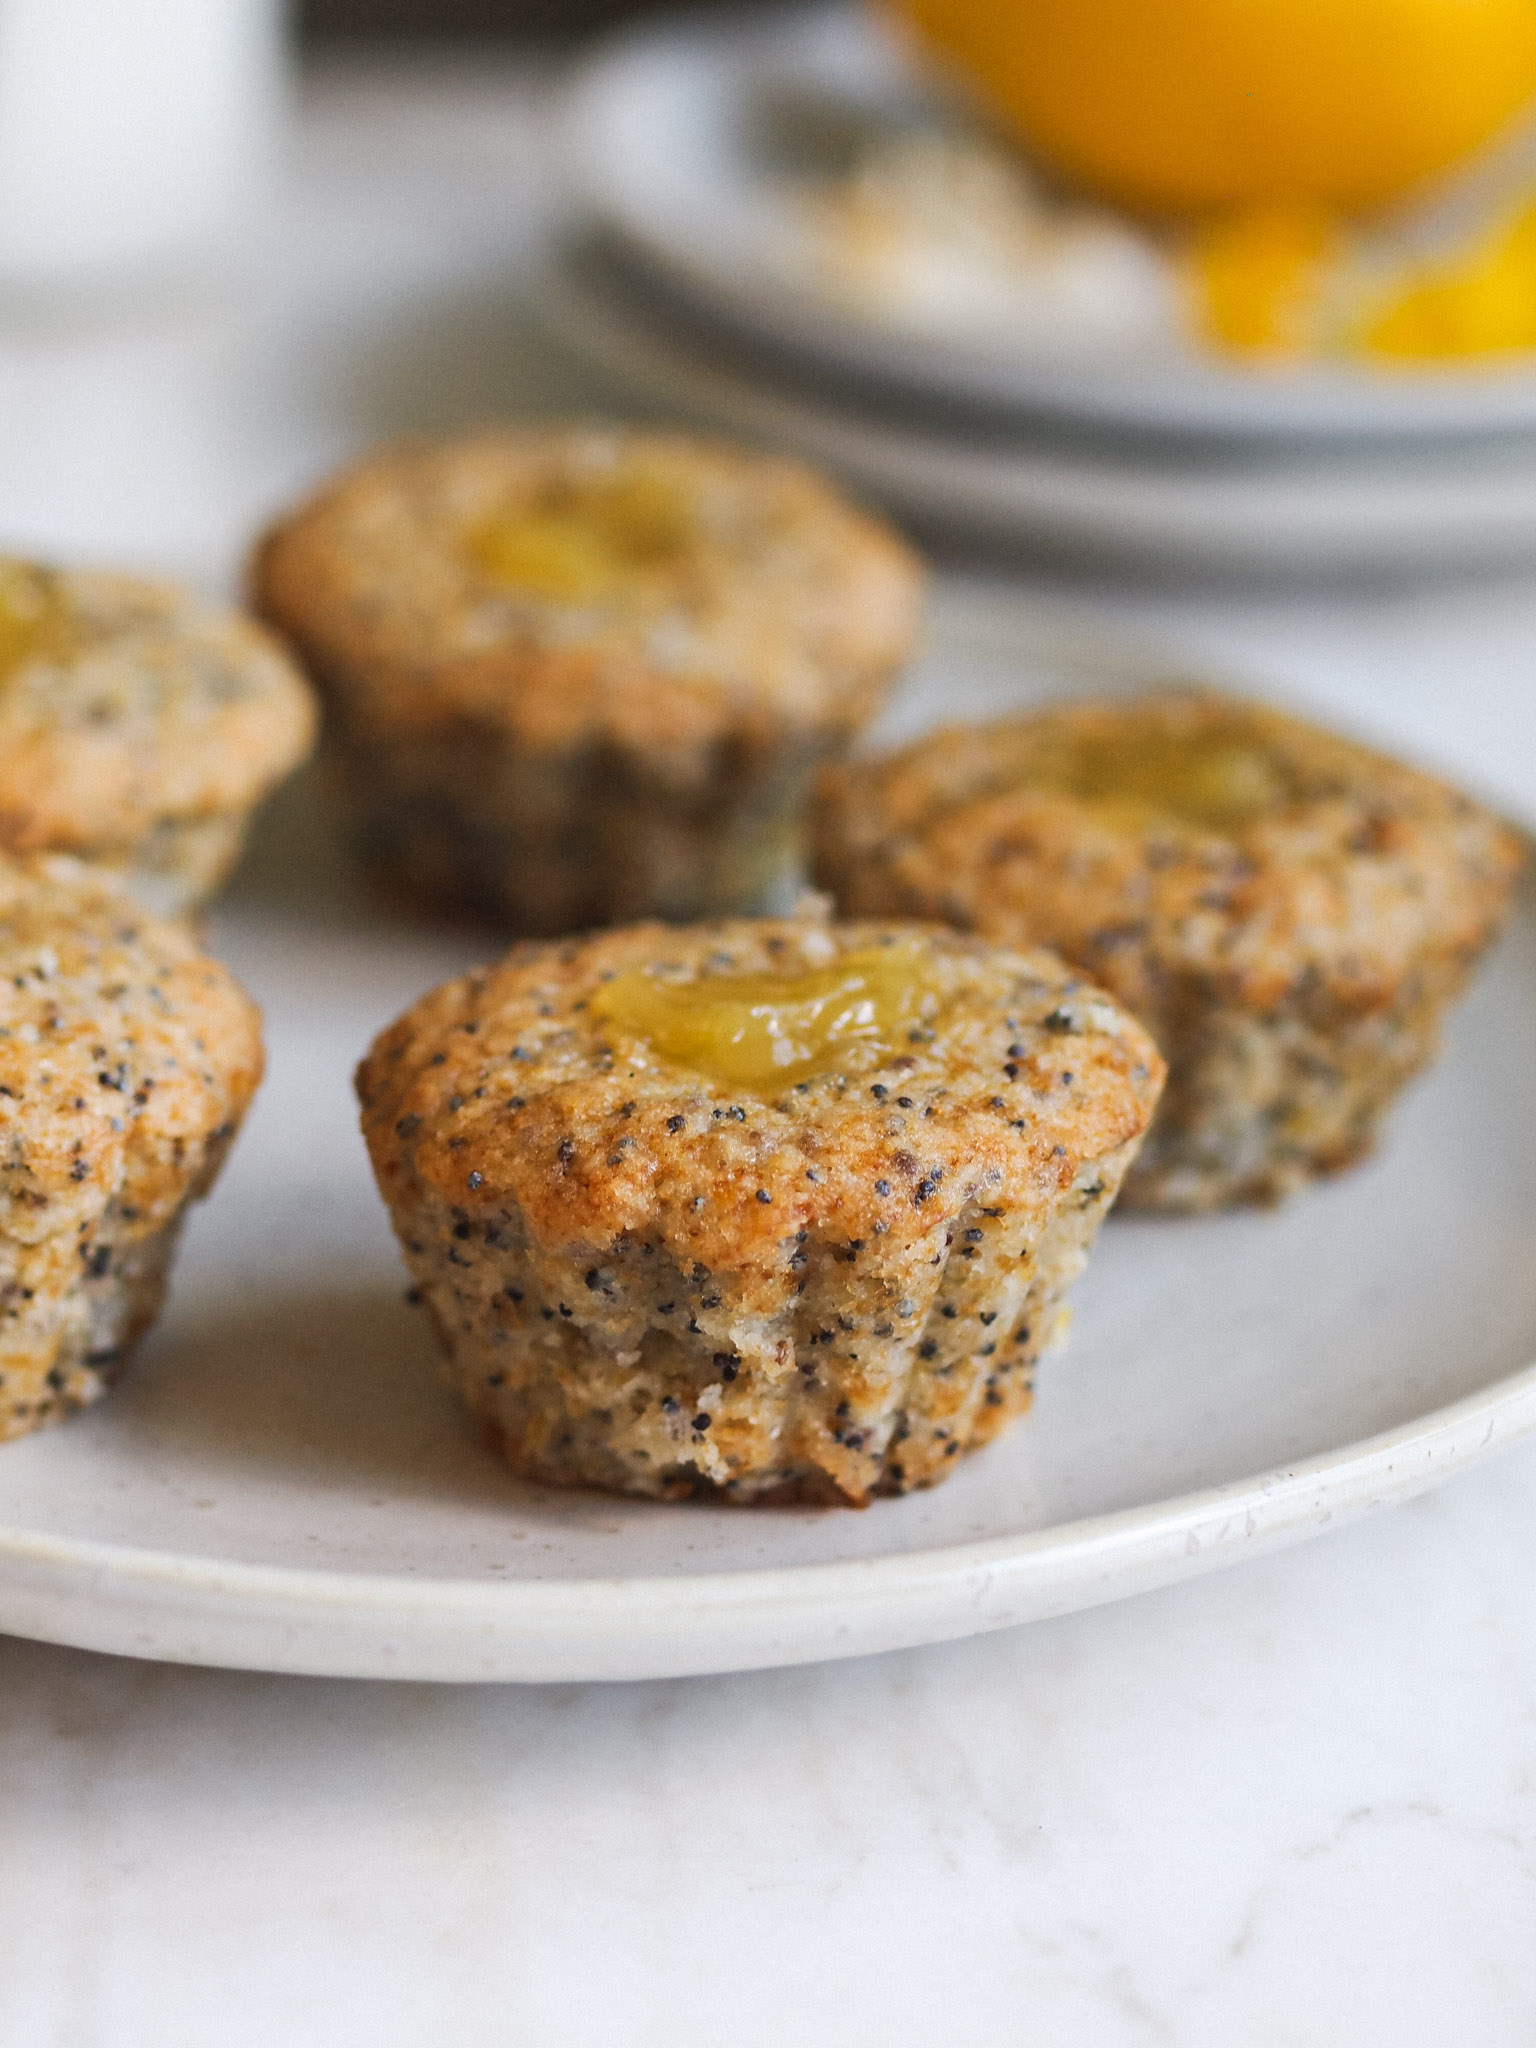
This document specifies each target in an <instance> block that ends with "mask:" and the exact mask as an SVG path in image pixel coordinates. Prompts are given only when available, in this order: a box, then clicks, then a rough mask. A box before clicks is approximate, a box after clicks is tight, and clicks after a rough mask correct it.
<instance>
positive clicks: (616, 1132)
mask: <svg viewBox="0 0 1536 2048" xmlns="http://www.w3.org/2000/svg"><path fill="white" fill-rule="evenodd" d="M1162 1072H1163V1070H1162V1063H1161V1061H1160V1059H1159V1057H1158V1055H1157V1052H1156V1050H1155V1049H1154V1047H1153V1046H1152V1044H1151V1042H1150V1040H1149V1039H1148V1038H1147V1037H1146V1035H1145V1033H1144V1032H1143V1031H1142V1030H1141V1029H1140V1027H1139V1026H1138V1025H1136V1024H1135V1023H1134V1022H1132V1021H1131V1019H1130V1018H1128V1017H1127V1016H1126V1015H1125V1013H1124V1012H1123V1011H1121V1010H1120V1009H1119V1008H1117V1006H1116V1005H1115V1004H1114V1003H1113V1002H1111V1001H1110V1000H1109V999H1108V998H1107V997H1106V996H1104V995H1102V994H1101V993H1100V992H1098V991H1097V990H1095V989H1092V988H1091V987H1089V986H1088V985H1086V984H1084V983H1082V982H1080V981H1078V980H1077V979H1076V978H1074V977H1073V975H1072V974H1071V973H1070V971H1069V970H1068V969H1066V968H1065V967H1064V966H1063V965H1062V964H1061V962H1060V961H1059V960H1057V959H1056V958H1054V957H1053V956H1052V955H1049V954H1045V953H1029V954H1020V953H1016V952H1013V951H1010V950H1007V949H1005V948H1001V947H996V946H989V945H986V944H983V943H982V942H980V941H978V940H975V939H969V938H964V937H961V936H958V935H956V934H953V933H948V932H944V931H942V930H938V929H934V928H928V927H922V926H913V925H906V924H895V925H892V924H875V923H871V924H855V925H828V924H827V923H825V922H822V921H818V920H817V919H815V918H812V917H809V916H801V917H797V918H794V919H786V920H763V921H746V920H744V921H737V922H725V923H720V924H714V925H702V926H692V927H687V928H683V929H675V928H667V927H664V926H660V925H639V926H633V927H630V928H627V929H625V930H621V931H614V932H608V933H604V934H600V935H597V936H593V937H588V938H584V939H573V940H568V941H565V942H563V943H545V944H538V943H533V942H529V943H525V944H524V945H522V946H520V947H518V948H516V949H514V951H513V952H511V953H510V954H509V955H508V956H507V957H506V959H504V960H503V961H502V962H501V963H500V964H499V965H497V966H494V967H491V968H488V969H485V970H483V971H481V972H478V973H474V974H469V975H466V976H464V977H463V978H462V979H460V980H458V981H454V982H450V983H448V984H447V985H446V986H445V987H443V988H440V989H438V990H436V991H435V992H434V993H433V994H431V995H429V996H427V997H425V998H424V999H423V1000H422V1001H421V1002H420V1003H418V1004H417V1005H416V1006H415V1008H414V1009H412V1010H410V1011H409V1012H407V1014H406V1015H405V1016H404V1017H402V1018H401V1019H400V1020H399V1021H398V1022H397V1023H396V1024H395V1025H393V1026H392V1027H391V1028H390V1029H389V1030H387V1031H386V1032H384V1034H383V1035H382V1036H381V1037H380V1038H379V1040H378V1041H377V1043H376V1044H375V1045H374V1046H373V1048H372V1050H371V1051H370V1053H369V1054H368V1057H367V1058H366V1059H365V1060H364V1062H363V1064H362V1067H361V1069H360V1071H359V1075H358V1090H359V1095H360V1097H361V1100H362V1104H363V1129H364V1133H365V1136H366V1138H367V1141H368V1147H369V1151H370V1154H371V1156H372V1159H373V1164H374V1170H375V1173H376V1174H377V1176H378V1181H379V1186H380V1189H381V1191H382V1193H383V1195H384V1198H385V1201H386V1202H387V1204H388V1205H389V1208H390V1211H391V1214H392V1217H393V1220H394V1225H395V1229H396V1232H397V1234H398V1236H399V1238H400V1241H401V1244H402V1246H403V1248H404V1252H405V1256H406V1261H407V1263H408V1265H409V1267H410V1270H411V1273H412V1276H413V1278H414V1279H415V1281H416V1283H417V1285H418V1287H419V1289H420V1292H421V1294H422V1297H423V1298H424V1300H425V1302H426V1305H427V1307H428V1309H429V1310H430V1312H431V1315H432V1317H433V1320H434V1323H435V1325H436V1328H437V1331H438V1333H439V1336H440V1338H441V1340H442V1343H443V1346H444V1349H445V1352H446V1354H447V1361H448V1365H447V1371H448V1376H449V1379H450V1382H451V1384H453V1385H454V1386H456V1387H457V1389H458V1390H459V1392H460V1393H461V1394H462V1395H463V1397H464V1398H465V1400H466V1401H467V1402H468V1403H469V1405H470V1407H471V1408H472V1409H473V1410H474V1411H475V1413H476V1414H477V1415H479V1416H480V1417H482V1418H483V1419H484V1421H485V1422H486V1423H487V1424H488V1425H489V1426H490V1428H491V1430H492V1431H493V1432H494V1433H495V1434H497V1435H498V1436H499V1437H500V1439H501V1441H502V1442H503V1444H504V1446H505V1449H506V1454H507V1456H508V1458H509V1460H510V1461H511V1463H512V1465H513V1466H514V1468H515V1469H516V1470H518V1471H519V1472H521V1473H523V1474H524V1475H526V1476H528V1477H531V1478H535V1479H540V1480H547V1481H555V1482H560V1483H571V1484H580V1485H587V1486H596V1487H603V1488H608V1489H611V1490H616V1491H620V1492H625V1493H636V1494H649V1495H652V1496H657V1497H662V1498H676V1497H682V1496H687V1495H693V1494H706V1495H712V1496H714V1497H716V1498H719V1499H723V1500H727V1501H743V1502H746V1501H758V1500H786V1499H798V1500H806V1501H813V1502H814V1501H828V1502H834V1501H845V1502H851V1503H853V1504H855V1505H858V1504H862V1503H863V1502H865V1501H867V1500H868V1499H869V1498H870V1496H871V1495H872V1494H876V1493H899V1492H902V1491H905V1490H906V1489H908V1488H912V1487H918V1486H926V1485H930V1484H932V1483H933V1482H934V1481H936V1480H938V1479H941V1478H943V1477H944V1476H945V1474H946V1473H947V1472H948V1471H949V1470H950V1469H951V1465H952V1461H953V1460H954V1459H955V1457H956V1456H957V1455H958V1454H959V1453H960V1452H961V1451H964V1450H968V1449H970V1448H972V1447H973V1446H975V1445H978V1444H982V1443H985V1442H986V1441H987V1440H988V1439H989V1438H990V1437H992V1436H995V1435H996V1434H997V1432H998V1431H999V1430H1000V1429H1002V1428H1003V1427H1004V1425H1005V1424H1006V1423H1007V1422H1008V1421H1009V1420H1011V1419H1012V1418H1013V1417H1014V1416H1016V1415H1017V1414H1019V1413H1020V1412H1021V1410H1022V1409H1023V1408H1024V1407H1026V1406H1027V1404H1028V1401H1029V1397H1030V1390H1031V1386H1032V1381H1033V1372H1034V1362H1035V1360H1036V1359H1037V1358H1038V1356H1039V1354H1040V1352H1041V1351H1042V1349H1043V1348H1045V1347H1046V1346H1047V1345H1048V1344H1049V1343H1050V1342H1051V1341H1052V1339H1053V1338H1054V1337H1055V1336H1057V1335H1058V1334H1059V1333H1060V1330H1061V1328H1062V1327H1063V1314H1064V1311H1063V1296H1064V1293H1065V1290H1066V1288H1067V1286H1068V1285H1069V1283H1070V1282H1071V1280H1072V1279H1073V1278H1074V1277H1075V1276H1076V1274H1077V1272H1078V1271H1079V1269H1080V1268H1081V1266H1082V1264H1083V1261H1084V1259H1085V1257H1086V1255H1087V1250H1088V1246H1089V1244H1090V1242H1091V1240H1092V1237H1093V1235H1094V1232H1095V1231H1096V1229H1097V1228H1098V1225H1099V1222H1100V1220H1101V1219H1102V1217H1103V1215H1104V1212H1105V1211H1106V1209H1107V1208H1108V1207H1109V1205H1110V1203H1111V1202H1112V1201H1113V1200H1114V1197H1115V1192H1116V1190H1117V1188H1118V1187H1119V1185H1120V1181H1121V1178H1122V1176H1123V1175H1124V1173H1125V1170H1126V1167H1127V1165H1128V1164H1129V1162H1130V1160H1131V1158H1132V1156H1133V1155H1134V1153H1135V1150H1136V1147H1137V1145H1138V1143H1139V1142H1140V1139H1141V1135H1142V1132H1143V1131H1144V1129H1145V1128H1146V1125H1147V1122H1148V1120H1149V1118H1150V1116H1151V1113H1152V1109H1153V1106H1154V1104H1155V1103H1156V1100H1157V1094H1158V1090H1159V1088H1160V1086H1161V1083H1162Z"/></svg>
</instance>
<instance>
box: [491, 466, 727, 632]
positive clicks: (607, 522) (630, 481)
mask: <svg viewBox="0 0 1536 2048" xmlns="http://www.w3.org/2000/svg"><path fill="white" fill-rule="evenodd" d="M695 531H696V518H695V510H694V506H693V503H692V500H691V498H690V496H689V494H688V493H687V491H685V489H684V488H683V486H682V484H681V483H680V482H679V481H678V480H677V479H675V478H673V477H670V476H668V475H666V474H665V473H664V472H662V471H660V470H657V469H651V468H643V467H640V466H638V465H635V466H631V467H629V468H621V469H618V470H615V471H613V472H611V473H610V474H609V475H607V476H605V477H602V478H600V479H596V480H593V481H591V482H584V483H576V484H570V485H567V486H565V487H563V488H562V489H560V490H559V491H556V492H551V493H550V494H548V495H547V496H546V497H545V498H544V499H543V501H542V502H540V503H537V504H535V505H532V506H530V507H528V508H527V509H524V510H519V511H516V512H508V513H504V514H501V515H499V516H498V517H496V518H495V519H490V520H487V521H486V522H485V523H484V524H483V525H481V526H479V527H476V528H475V529H474V531H473V532H472V533H471V534H470V535H469V537H468V546H469V553H470V555H471V557H472V559H473V560H474V562H475V564H476V565H477V567H478V568H480V569H481V570H482V571H483V572H484V574H486V575H487V576H489V577H490V579H491V580H492V582H494V583H499V584H502V585H504V586H505V587H506V588H508V589H511V590H518V591H526V592H528V593H529V594H530V595H531V596H535V597H543V598H548V599H552V600H553V601H555V602H556V603H566V604H584V603H591V602H594V601H601V600H603V599H610V600H611V599H622V598H624V597H626V596H631V595H633V594H634V593H635V592H636V591H637V590H641V589H643V588H644V587H645V586H646V585H647V584H648V583H654V582H655V580H656V579H657V577H658V576H659V575H660V574H661V573H663V572H665V571H666V570H667V569H669V568H671V567H673V566H675V564H676V563H677V561H678V560H679V558H680V557H682V556H683V555H684V554H685V553H686V552H687V550H688V548H689V546H690V544H691V542H692V540H693V538H694V535H695Z"/></svg>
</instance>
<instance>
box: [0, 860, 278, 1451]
mask: <svg viewBox="0 0 1536 2048" xmlns="http://www.w3.org/2000/svg"><path fill="white" fill-rule="evenodd" d="M261 1065H262V1052H261V1032H260V1022H259V1018H258V1015H257V1012H256V1009H255V1006H254V1005H253V1004H252V1003H251V1002H250V1000H249V999H248V998H247V997H246V996H245V994H244V993H243V992H242V990H241V989H240V987H239V985H238V984H237V983H236V981H235V980H234V978H233V977H232V976H231V975H230V974H229V973H228V972H227V970H226V969H225V968H223V967H221V966H220V965H219V964H218V962H217V961H215V960H212V959H210V958H209V956H208V955H207V954H206V953H205V952H204V951H203V950H202V948H201V947H200V946H199V945H198V943H197V941H196V939H195V938H194V936H193V935H192V932H191V931H190V929H189V928H188V926H187V925H186V924H185V923H183V922H182V921H180V920H176V921H161V920H159V919H156V918H153V917H150V916H148V915H147V914H146V913H145V911H144V910H143V908H142V906H141V905H140V904H139V903H138V902H136V901H135V900H134V899H133V898H132V897H130V896H129V895H128V894H127V893H126V892H125V891H124V890H122V889H120V888H118V887H116V886H114V885H113V884H112V883H111V882H110V881H107V880H105V879H104V878H103V877H102V876H101V875H100V874H98V873H94V872H92V871H90V870H88V869H85V868H82V867H80V866H78V865H77V864H76V863H75V862H73V861H69V860H66V859H61V858H47V857H43V858H33V859H31V860H26V861H17V860H10V859H6V858H4V857H0V1154H3V1161H4V1173H3V1174H0V1441H4V1440H5V1439H6V1438H9V1437H17V1436H22V1435H25V1434H26V1433H27V1432H28V1431H29V1430H33V1429H37V1428H39V1427H40V1426H41V1425H42V1424H44V1423H46V1422H51V1421H55V1420H57V1419H58V1418H59V1417H61V1416H63V1415H65V1414H67V1413H68V1412H69V1411H70V1410H72V1409H75V1408H80V1407H83V1406H84V1405H86V1404H87V1403H89V1402H91V1401H94V1400H96V1399H97V1398H98V1396H100V1395H101V1394H102V1393H104V1392H105V1390H106V1388H107V1387H108V1385H109V1384H110V1383H111V1381H112V1380H113V1379H114V1378H115V1377H116V1376H117V1374H118V1373H119V1371H120V1370H121V1368H122V1366H123V1364H124V1362H125V1358H126V1354H127V1352H128V1349H129V1347H130V1346H131V1345H132V1344H133V1343H134V1341H135V1339H136V1338H138V1337H139V1336H141V1335H142V1334H143V1332H144V1331H145V1330H146V1329H147V1328H148V1326H149V1324H150V1323H151V1322H152V1321H153V1320H154V1317H155V1315H156V1313H157V1311H158V1309H159V1306H160V1300H161V1296H162V1293H163V1291H164V1288H165V1281H166V1274H167V1270H168V1267H169V1264H170V1260H171V1256H172V1253H173V1251H174V1249H175V1245H176V1238H177V1234H178V1232H179V1229H180V1226H181V1222H182V1218H183V1216H184V1214H185V1212H186V1209H187V1205H188V1204H189V1202H191V1200H192V1199H193V1198H194V1197H195V1196H198V1195H201V1194H205V1193H206V1192H207V1190H208V1188H209V1187H210V1186H211V1184H212V1182H213V1178H214V1176H215V1174H216V1173H217V1172H218V1169H219V1165H220V1162H221V1161H222V1159H223V1157H224V1154H225V1152H226V1150H227V1149H228V1147H229V1144H230V1141H231V1140H232V1138H233V1137H234V1134H235V1132H236V1130H237V1129H238V1128H239V1124H240V1120H241V1118H242V1116H243V1115H244V1113H245V1108H246V1105H247V1103H248V1102H249V1100H250V1098H251V1095H252V1093H253V1091H254V1090H255V1087H256V1084H257V1082H258V1081H259V1079H260V1078H261Z"/></svg>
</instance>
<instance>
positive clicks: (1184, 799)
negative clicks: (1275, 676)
mask: <svg viewBox="0 0 1536 2048" xmlns="http://www.w3.org/2000/svg"><path fill="white" fill-rule="evenodd" d="M1018 779H1019V786H1020V787H1023V788H1036V789H1048V790H1055V791H1059V792H1060V793H1061V794H1062V795H1063V796H1073V797H1077V798H1078V799H1079V800H1080V801H1081V802H1083V803H1086V804H1089V805H1091V806H1092V808H1093V809H1094V810H1095V811H1097V812H1098V813H1099V814H1100V815H1101V816H1103V817H1104V818H1105V819H1106V820H1107V821H1108V822H1109V823H1111V824H1126V825H1129V826H1131V827H1133V828H1135V829H1141V828H1144V827H1145V826H1146V825H1147V824H1149V823H1153V822H1156V821H1157V820H1158V819H1174V820H1176V821H1177V822H1179V823H1180V824H1184V825H1193V826H1195V827H1197V828H1198V829H1199V830H1201V831H1204V832H1235V831H1240V830H1241V829H1242V828H1243V827H1244V826H1245V825H1248V824H1251V823H1252V822H1253V820H1254V819H1256V818H1258V817H1260V816H1262V815H1263V814H1264V813H1265V812H1266V811H1270V810H1274V809H1276V808H1278V807H1280V806H1282V805H1283V804H1285V803H1286V802H1287V801H1288V800H1289V799H1290V797H1291V795H1292V791H1291V788H1290V785H1289V783H1288V780H1287V778H1286V776H1285V774H1284V771H1283V769H1282V767H1281V765H1280V763H1279V762H1277V761H1276V760H1275V758H1274V756H1273V754H1272V753H1271V752H1270V751H1269V750H1268V749H1267V748H1265V747H1264V746H1263V745H1262V744H1261V743H1259V742H1258V741H1257V740H1254V739H1251V738H1249V737H1247V736H1246V735H1245V734H1244V732H1243V731H1242V729H1241V727H1240V726H1236V725H1233V726H1228V727H1226V728H1217V729H1216V730H1214V731H1208V732H1202V733H1198V734H1195V735H1193V736H1187V735H1184V734H1181V733H1178V732H1170V731H1169V730H1167V728H1166V727H1159V726H1157V725H1154V724H1152V723H1150V722H1148V723H1147V724H1144V725H1138V724H1136V723H1135V722H1134V721H1131V722H1129V723H1128V724H1127V725H1126V726H1125V727H1123V728H1122V729H1121V730H1120V731H1117V732H1115V733H1112V734H1111V733H1105V734H1102V735H1070V734H1062V735H1060V736H1059V737H1057V736H1055V735H1052V736H1049V737H1047V738H1046V739H1045V740H1044V741H1043V743H1041V744H1040V745H1039V747H1038V748H1037V749H1035V750H1032V752H1031V754H1030V757H1029V760H1028V762H1027V763H1026V764H1025V766H1024V768H1023V770H1022V772H1021V773H1020V776H1019V778H1018Z"/></svg>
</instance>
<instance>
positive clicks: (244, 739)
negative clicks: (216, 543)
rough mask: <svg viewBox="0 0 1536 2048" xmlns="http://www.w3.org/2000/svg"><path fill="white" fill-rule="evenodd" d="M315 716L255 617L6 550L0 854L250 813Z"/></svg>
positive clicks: (77, 847)
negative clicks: (27, 558) (232, 813)
mask: <svg viewBox="0 0 1536 2048" xmlns="http://www.w3.org/2000/svg"><path fill="white" fill-rule="evenodd" d="M314 725H315V714H314V706H313V702H312V700H311V697H310V693H309V690H308V688H307V687H306V685H305V683H304V682H303V680H302V678H301V677H300V676H299V675H298V673H297V672H296V670H295V669H294V667H293V664H292V663H291V662H290V661H289V659H288V657H287V656H286V655H285V654H284V653H283V652H282V650H281V649H280V648H279V647H278V646H277V645H276V643H275V642H274V641H273V639H272V637H271V636H270V635H269V634H268V633H266V632H264V631H263V629H262V628H261V627H260V626H258V625H256V624H255V622H254V621H253V620H250V619H245V618H242V617H240V616H239V615H238V614H237V613H234V612H230V611H226V610H221V609H219V608H217V607H214V606H211V605H208V604H205V603H203V602H202V601H201V600H200V599H198V598H196V597H194V596H193V595H192V593H191V592H189V591H186V590H182V589H179V588H178V587H177V586H176V585H174V584H170V583H160V582H151V581H146V580H144V579H142V578H139V577H131V576H116V575H106V574H101V573H98V572H96V571H90V570H61V569H49V568H44V567H41V566H40V565H38V564H36V563H32V562H23V561H17V560H15V559H12V558H8V557H0V848H4V849H7V850H9V851H11V852H19V853H28V852H33V851H39V850H44V849H46V850H53V851H60V852H78V853H92V852H97V851H105V850H108V849H113V848H117V847H122V846H127V845H131V844H132V843H133V842H134V841H135V840H137V839H138V838H140V837H141V836H142V835H144V834H145V833H146V832H148V831H149V830H151V829H152V828H153V827H154V826H155V825H156V824H158V823H161V822H162V821H165V820H172V819H174V820H177V821H181V820H190V819H196V818H200V817H205V816H208V815H209V814H211V813H215V812H221V811H230V810H243V809H245V808H247V807H248V806H250V805H251V804H254V803H255V802H256V801H257V799H258V798H259V797H260V796H261V795H262V794H263V793H264V792H265V791H266V790H267V789H268V788H270V787H271V786H272V785H273V784H274V783H276V782H277V781H279V780H280V779H281V777H282V776H284V775H286V774H287V773H288V771H289V770H290V769H291V768H293V767H295V766H296V765H297V763H298V762H299V761H301V760H302V759H303V757H304V755H305V754H306V753H307V752H308V751H309V748H310V745H311V743H312V741H313V737H314Z"/></svg>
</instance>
